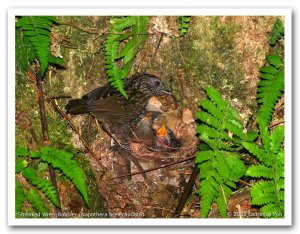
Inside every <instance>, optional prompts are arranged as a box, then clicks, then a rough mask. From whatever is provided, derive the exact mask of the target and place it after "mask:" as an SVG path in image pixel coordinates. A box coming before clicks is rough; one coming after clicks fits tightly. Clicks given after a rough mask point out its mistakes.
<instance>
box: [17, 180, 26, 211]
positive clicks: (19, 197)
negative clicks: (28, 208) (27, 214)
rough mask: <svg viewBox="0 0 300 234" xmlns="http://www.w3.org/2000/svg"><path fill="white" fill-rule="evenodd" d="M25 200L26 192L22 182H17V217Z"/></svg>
mask: <svg viewBox="0 0 300 234" xmlns="http://www.w3.org/2000/svg"><path fill="white" fill-rule="evenodd" d="M24 201H25V192H24V189H23V186H22V184H21V183H20V182H16V199H15V202H16V207H15V213H16V217H18V213H19V212H21V210H22V207H23V204H24Z"/></svg>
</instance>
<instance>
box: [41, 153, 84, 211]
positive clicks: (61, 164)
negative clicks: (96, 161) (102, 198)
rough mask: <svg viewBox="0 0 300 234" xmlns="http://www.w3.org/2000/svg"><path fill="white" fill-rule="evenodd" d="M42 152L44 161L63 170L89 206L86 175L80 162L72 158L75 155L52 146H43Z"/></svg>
mask: <svg viewBox="0 0 300 234" xmlns="http://www.w3.org/2000/svg"><path fill="white" fill-rule="evenodd" d="M40 154H41V159H42V161H44V162H47V163H49V164H51V165H52V166H53V167H54V168H55V169H58V170H61V171H62V172H63V174H65V175H66V176H67V177H68V178H69V179H70V180H71V181H72V182H73V183H74V185H75V187H76V188H77V189H78V190H79V192H80V193H81V195H82V197H83V199H84V201H85V203H86V205H87V206H89V199H88V193H87V188H86V182H85V175H84V173H83V171H82V169H81V168H80V166H79V165H78V162H77V161H75V160H72V157H73V155H72V154H70V153H68V152H65V151H63V150H59V149H56V148H51V147H43V148H41V151H40Z"/></svg>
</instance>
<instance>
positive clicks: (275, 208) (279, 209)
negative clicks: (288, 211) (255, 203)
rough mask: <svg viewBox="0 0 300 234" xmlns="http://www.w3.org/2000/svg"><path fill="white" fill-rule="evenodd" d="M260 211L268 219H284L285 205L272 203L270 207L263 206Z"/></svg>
mask: <svg viewBox="0 0 300 234" xmlns="http://www.w3.org/2000/svg"><path fill="white" fill-rule="evenodd" d="M260 210H261V213H262V214H263V216H264V217H266V218H270V217H273V218H284V206H283V204H274V203H270V204H268V205H265V206H263V207H262V208H261V209H260Z"/></svg>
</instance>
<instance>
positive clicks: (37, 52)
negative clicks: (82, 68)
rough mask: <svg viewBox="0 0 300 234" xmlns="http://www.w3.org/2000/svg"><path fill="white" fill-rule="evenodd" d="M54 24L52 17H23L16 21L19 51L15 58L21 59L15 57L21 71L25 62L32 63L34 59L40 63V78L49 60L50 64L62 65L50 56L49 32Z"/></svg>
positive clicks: (60, 61)
mask: <svg viewBox="0 0 300 234" xmlns="http://www.w3.org/2000/svg"><path fill="white" fill-rule="evenodd" d="M54 23H58V21H57V19H56V18H55V17H53V16H24V17H22V18H20V19H18V21H17V22H16V28H17V31H16V45H17V48H20V49H21V50H20V52H17V56H19V55H20V56H21V57H17V60H20V61H21V66H22V68H23V69H26V68H27V66H28V62H27V61H28V60H29V61H31V62H32V61H33V60H34V58H38V61H39V62H40V67H41V75H42V76H44V74H45V72H46V70H47V68H48V64H49V58H51V60H50V61H51V62H52V63H55V64H58V65H62V64H63V60H61V59H59V58H56V59H53V56H52V57H51V54H50V31H51V27H52V25H53V24H54ZM20 29H21V30H20ZM22 33H23V34H22ZM16 51H18V50H16ZM27 58H28V59H27Z"/></svg>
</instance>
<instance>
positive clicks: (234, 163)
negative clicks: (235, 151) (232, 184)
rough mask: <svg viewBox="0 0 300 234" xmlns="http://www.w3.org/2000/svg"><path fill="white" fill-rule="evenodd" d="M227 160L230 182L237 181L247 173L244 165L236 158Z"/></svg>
mask: <svg viewBox="0 0 300 234" xmlns="http://www.w3.org/2000/svg"><path fill="white" fill-rule="evenodd" d="M225 159H226V162H227V164H228V166H229V171H230V180H233V181H237V180H238V179H239V178H241V177H242V176H243V175H244V174H245V172H246V167H245V165H244V163H243V162H242V161H241V160H240V159H239V158H237V157H236V156H227V157H226V158H225Z"/></svg>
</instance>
